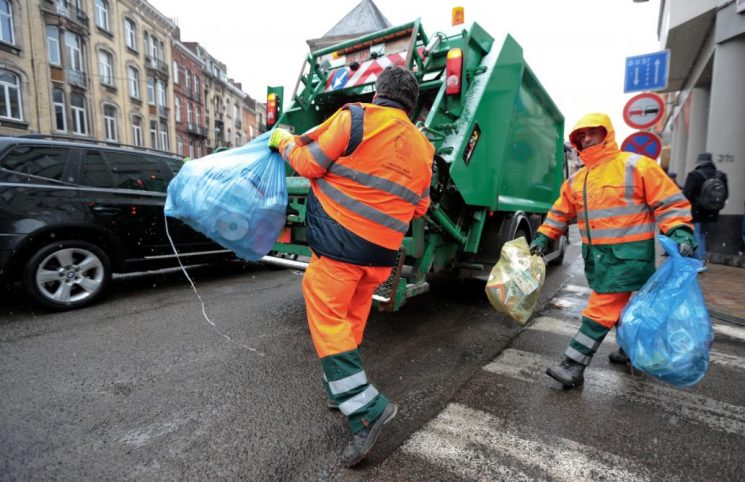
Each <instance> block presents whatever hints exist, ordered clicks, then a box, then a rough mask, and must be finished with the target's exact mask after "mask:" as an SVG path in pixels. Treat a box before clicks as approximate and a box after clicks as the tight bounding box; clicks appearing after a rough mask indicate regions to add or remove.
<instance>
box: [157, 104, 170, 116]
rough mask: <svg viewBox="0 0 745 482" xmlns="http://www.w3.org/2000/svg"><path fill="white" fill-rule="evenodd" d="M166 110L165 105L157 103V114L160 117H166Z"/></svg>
mask: <svg viewBox="0 0 745 482" xmlns="http://www.w3.org/2000/svg"><path fill="white" fill-rule="evenodd" d="M168 110H169V109H168V107H166V106H164V105H159V106H158V115H159V116H161V117H165V118H166V119H167V118H168Z"/></svg>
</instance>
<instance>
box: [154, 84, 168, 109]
mask: <svg viewBox="0 0 745 482" xmlns="http://www.w3.org/2000/svg"><path fill="white" fill-rule="evenodd" d="M156 90H157V93H158V105H163V106H165V105H168V104H167V102H166V100H167V99H166V83H165V82H163V81H162V80H160V79H158V81H157V83H156Z"/></svg>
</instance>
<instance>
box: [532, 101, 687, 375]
mask: <svg viewBox="0 0 745 482" xmlns="http://www.w3.org/2000/svg"><path fill="white" fill-rule="evenodd" d="M569 140H570V142H571V143H572V145H573V146H574V147H575V148H576V149H577V150H578V151H579V157H580V159H581V161H582V162H583V163H584V167H582V168H581V169H580V170H579V171H577V173H576V174H574V175H572V176H571V177H570V178H569V179H567V180H566V181H564V183H563V185H562V187H561V193H560V195H559V198H558V199H557V200H556V202H555V203H554V205H553V206H552V208H551V210H550V211H549V212H548V214H547V216H546V220H545V221H544V223H543V224H542V225H541V227H540V228H539V229H538V234H537V235H536V238H535V239H534V240H533V242H532V243H531V252H533V253H535V254H541V255H542V254H544V253H546V252H548V251H549V248H550V246H551V244H552V242H553V240H557V239H559V237H560V236H561V235H563V234H564V233H565V232H566V230H567V228H568V226H569V223H570V222H574V221H575V220H576V222H577V223H578V225H579V231H580V234H581V235H582V257H583V258H584V262H585V276H586V277H587V282H588V284H589V285H590V288H591V289H592V293H591V294H590V299H589V301H588V304H587V307H586V308H585V309H584V310H583V311H582V325H581V327H580V329H579V331H578V332H577V334H576V335H575V336H574V338H573V339H572V340H571V342H570V343H569V346H568V347H567V349H566V351H565V352H564V355H565V358H564V360H563V361H562V362H561V363H559V364H558V365H556V366H552V367H549V368H548V369H547V370H546V373H547V374H548V375H549V376H551V377H552V378H554V379H555V380H557V381H558V382H559V383H561V384H562V385H563V386H564V387H566V388H571V387H576V386H579V385H582V384H583V383H584V371H585V368H586V367H587V366H588V365H589V364H590V362H591V360H592V357H593V355H594V354H595V351H597V349H598V347H599V346H600V344H601V343H602V341H603V339H604V338H605V335H606V334H607V333H608V331H610V329H611V328H613V326H615V325H616V323H617V322H618V319H619V317H620V314H621V310H623V308H624V306H626V303H627V302H628V301H629V298H630V297H631V293H632V292H633V291H636V290H638V289H639V288H641V287H642V285H644V283H645V282H646V281H647V279H648V278H649V277H650V276H651V275H652V274H653V273H654V271H655V263H654V251H655V246H654V236H655V228H659V229H660V231H661V232H662V233H664V234H665V235H667V236H669V237H670V238H672V239H673V240H674V241H675V242H676V243H678V247H679V250H680V253H681V254H683V255H684V256H692V255H693V251H694V246H695V245H694V242H693V226H692V225H691V207H690V204H689V202H688V200H687V199H686V198H685V196H683V194H682V193H681V192H680V189H679V188H678V187H677V186H676V185H675V183H674V182H673V181H672V179H670V178H669V177H668V176H667V175H666V174H665V172H664V171H663V170H662V169H661V168H660V167H659V166H658V165H657V163H656V162H655V161H653V160H652V159H649V158H647V157H644V156H641V155H638V154H631V153H628V152H621V151H619V150H618V146H617V144H616V141H615V132H614V130H613V125H612V124H611V122H610V119H609V118H608V116H606V115H605V114H587V115H586V116H585V117H583V118H582V119H581V120H580V121H579V122H578V123H577V125H575V126H574V128H573V129H572V132H571V134H570V135H569ZM610 360H611V362H613V363H624V364H625V363H627V362H628V357H627V356H626V354H625V353H624V352H623V350H621V349H620V348H618V350H617V351H615V352H613V353H612V354H611V356H610Z"/></svg>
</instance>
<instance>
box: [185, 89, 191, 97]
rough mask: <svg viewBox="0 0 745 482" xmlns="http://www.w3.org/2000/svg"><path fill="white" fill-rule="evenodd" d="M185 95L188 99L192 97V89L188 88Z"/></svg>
mask: <svg viewBox="0 0 745 482" xmlns="http://www.w3.org/2000/svg"><path fill="white" fill-rule="evenodd" d="M185 95H186V98H187V99H191V91H190V90H188V89H187V90H186V93H185Z"/></svg>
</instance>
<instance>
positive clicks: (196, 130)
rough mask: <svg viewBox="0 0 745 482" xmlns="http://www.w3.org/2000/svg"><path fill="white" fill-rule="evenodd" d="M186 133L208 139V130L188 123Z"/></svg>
mask: <svg viewBox="0 0 745 482" xmlns="http://www.w3.org/2000/svg"><path fill="white" fill-rule="evenodd" d="M186 132H188V133H189V134H195V135H198V136H201V137H207V128H206V127H202V126H200V125H197V124H194V123H191V122H188V123H187V124H186Z"/></svg>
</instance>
